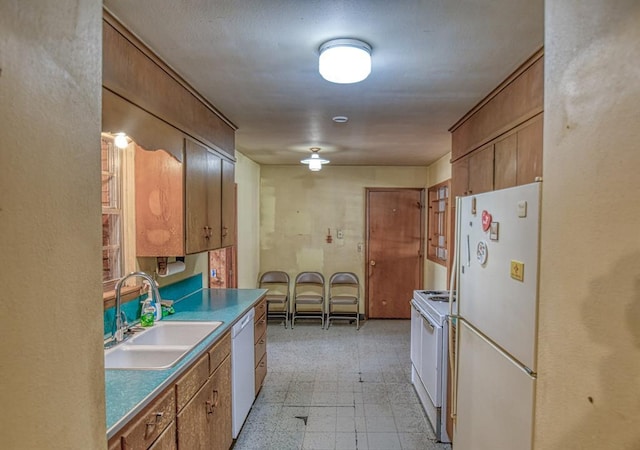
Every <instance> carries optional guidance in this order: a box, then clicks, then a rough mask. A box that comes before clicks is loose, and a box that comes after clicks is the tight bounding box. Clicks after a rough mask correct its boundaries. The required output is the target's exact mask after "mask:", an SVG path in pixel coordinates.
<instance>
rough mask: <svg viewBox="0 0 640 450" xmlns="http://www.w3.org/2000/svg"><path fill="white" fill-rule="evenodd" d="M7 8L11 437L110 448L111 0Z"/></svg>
mask: <svg viewBox="0 0 640 450" xmlns="http://www.w3.org/2000/svg"><path fill="white" fill-rule="evenodd" d="M0 9H1V11H2V13H1V14H0V70H1V72H0V124H2V125H1V126H0V249H1V250H2V258H0V273H1V275H0V280H1V281H0V292H1V294H0V295H2V313H0V330H2V345H1V346H0V348H1V350H0V352H1V353H0V378H1V379H2V382H1V383H0V404H1V405H3V406H2V408H1V412H0V423H2V427H1V428H2V432H1V434H2V444H1V445H0V446H1V447H2V448H6V449H38V450H40V449H54V450H55V449H100V448H106V438H105V433H106V429H105V414H104V369H103V365H104V362H103V352H102V327H103V325H102V301H101V298H102V288H101V278H102V277H101V248H100V242H101V224H100V223H101V222H100V116H101V99H100V79H101V36H102V35H101V17H102V3H101V2H98V1H93V0H75V1H74V0H60V1H57V2H42V1H35V0H25V1H19V2H18V1H2V2H1V7H0Z"/></svg>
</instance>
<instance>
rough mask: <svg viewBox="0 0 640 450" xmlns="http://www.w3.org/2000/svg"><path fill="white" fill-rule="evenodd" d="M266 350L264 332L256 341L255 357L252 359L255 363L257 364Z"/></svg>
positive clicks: (265, 334) (265, 335)
mask: <svg viewBox="0 0 640 450" xmlns="http://www.w3.org/2000/svg"><path fill="white" fill-rule="evenodd" d="M266 352H267V333H264V334H263V335H262V336H260V337H259V338H258V340H257V341H256V347H255V359H254V361H256V365H257V364H259V361H260V360H261V359H262V357H263V356H264V354H265V353H266Z"/></svg>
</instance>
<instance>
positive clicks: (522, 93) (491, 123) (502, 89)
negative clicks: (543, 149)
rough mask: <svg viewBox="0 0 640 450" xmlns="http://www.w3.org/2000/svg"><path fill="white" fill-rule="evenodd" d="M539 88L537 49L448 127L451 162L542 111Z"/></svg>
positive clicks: (541, 64) (540, 73) (541, 77)
mask: <svg viewBox="0 0 640 450" xmlns="http://www.w3.org/2000/svg"><path fill="white" fill-rule="evenodd" d="M543 86H544V59H543V52H542V50H540V51H538V52H536V53H535V54H534V55H533V56H532V57H531V58H529V60H527V62H525V63H524V64H523V65H522V66H520V67H519V68H518V69H517V70H516V71H515V72H514V73H513V74H511V76H509V77H508V78H507V79H506V80H505V81H504V82H503V83H501V84H500V85H499V86H498V87H497V88H496V89H495V90H494V91H493V92H491V93H490V94H489V95H488V96H487V97H485V99H484V100H482V101H481V102H480V103H479V104H478V105H476V106H475V107H474V108H473V109H471V111H469V113H467V114H466V115H465V116H464V117H462V119H460V120H459V121H458V122H457V123H456V124H455V125H454V126H453V127H451V129H450V130H449V131H451V133H452V136H451V141H452V149H451V159H452V160H453V161H455V160H456V159H458V158H461V157H462V156H464V155H466V154H468V153H470V152H472V151H474V150H475V149H477V148H479V147H481V146H483V145H485V144H487V143H489V141H491V140H493V139H496V138H497V137H499V136H501V135H503V134H505V133H507V132H508V131H509V130H511V129H513V128H514V127H516V126H518V125H520V124H521V123H523V122H525V121H527V120H529V119H530V118H532V117H534V116H536V115H538V114H540V113H541V112H542V110H543V108H544V89H543Z"/></svg>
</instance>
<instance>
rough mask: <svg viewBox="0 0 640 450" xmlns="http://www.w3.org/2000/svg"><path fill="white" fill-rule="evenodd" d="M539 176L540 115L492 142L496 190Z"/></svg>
mask: <svg viewBox="0 0 640 450" xmlns="http://www.w3.org/2000/svg"><path fill="white" fill-rule="evenodd" d="M541 176H542V114H540V115H538V116H536V117H534V118H533V119H531V120H529V121H528V122H526V123H525V124H523V125H522V126H521V127H519V128H518V129H517V130H516V131H514V132H513V133H512V134H510V135H509V136H506V137H505V138H503V139H500V140H499V141H496V143H495V177H494V183H495V189H504V188H508V187H513V186H519V185H522V184H528V183H533V182H534V181H535V180H536V178H537V177H541Z"/></svg>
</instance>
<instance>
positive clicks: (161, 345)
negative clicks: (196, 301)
mask: <svg viewBox="0 0 640 450" xmlns="http://www.w3.org/2000/svg"><path fill="white" fill-rule="evenodd" d="M220 325H222V322H219V321H215V322H160V323H157V324H156V325H154V326H153V327H151V328H149V329H147V330H145V331H142V332H140V333H139V334H136V335H135V336H133V337H131V338H130V339H129V340H127V341H125V342H123V343H121V344H118V345H116V346H115V347H113V348H110V349H108V350H105V352H104V364H105V368H106V369H134V370H161V369H168V368H171V367H173V366H174V365H176V364H177V363H178V362H179V361H180V360H181V359H182V358H183V357H184V356H185V355H186V354H187V353H189V351H190V350H191V349H193V347H195V346H196V345H198V344H199V343H200V342H201V341H202V340H203V339H204V338H206V337H207V336H209V335H210V334H211V333H213V331H215V329H216V328H218V327H219V326H220Z"/></svg>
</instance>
